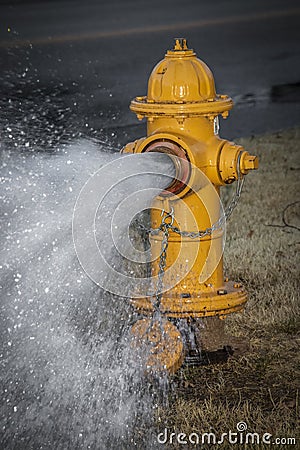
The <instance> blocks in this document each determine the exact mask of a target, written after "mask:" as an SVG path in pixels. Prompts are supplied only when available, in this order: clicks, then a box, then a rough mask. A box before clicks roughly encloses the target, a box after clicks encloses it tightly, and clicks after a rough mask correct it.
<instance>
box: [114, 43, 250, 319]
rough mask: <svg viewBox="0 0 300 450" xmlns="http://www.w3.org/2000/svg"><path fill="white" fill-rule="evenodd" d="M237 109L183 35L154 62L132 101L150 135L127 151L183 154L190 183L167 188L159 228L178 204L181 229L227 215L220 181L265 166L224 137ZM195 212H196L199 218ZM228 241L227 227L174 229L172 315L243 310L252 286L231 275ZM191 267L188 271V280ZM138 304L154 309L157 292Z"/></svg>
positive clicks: (165, 303) (168, 278)
mask: <svg viewBox="0 0 300 450" xmlns="http://www.w3.org/2000/svg"><path fill="white" fill-rule="evenodd" d="M232 107H233V102H232V100H231V99H230V98H229V97H228V96H227V95H218V94H217V93H216V89H215V83H214V78H213V75H212V72H211V71H210V69H209V68H208V67H207V66H206V64H205V63H204V62H203V61H201V60H200V59H198V58H197V56H196V54H195V52H194V51H193V50H191V49H189V48H188V46H187V43H186V40H185V39H176V41H175V46H174V49H173V50H169V51H167V53H166V55H165V58H164V59H163V60H162V61H160V62H159V63H158V64H157V65H156V66H155V67H154V69H153V71H152V73H151V75H150V78H149V82H148V94H147V96H144V97H136V98H135V99H134V100H132V102H131V105H130V109H131V110H132V111H133V112H135V113H136V115H137V117H138V118H139V119H143V118H147V137H144V138H141V139H139V140H137V141H135V142H133V143H130V144H128V145H127V146H125V148H124V149H123V151H124V152H130V153H143V152H148V151H159V152H167V153H169V154H170V155H174V156H177V157H178V158H180V159H179V163H178V162H177V165H179V166H180V167H179V168H178V167H177V169H178V170H177V175H178V174H179V176H178V178H179V179H180V180H181V181H182V182H181V183H180V181H177V182H174V183H173V184H172V185H171V186H169V188H168V189H167V191H168V192H167V193H166V192H165V193H164V195H161V196H159V197H157V198H156V199H155V200H154V202H153V209H152V213H151V221H152V223H151V226H152V227H154V228H157V227H158V226H159V225H160V223H161V210H165V211H170V210H171V208H173V209H174V217H175V220H176V226H177V227H178V228H179V229H180V230H181V231H194V232H197V231H198V230H204V229H206V228H208V227H211V226H212V224H213V223H215V222H216V221H217V220H218V219H219V217H220V214H221V211H220V199H219V193H220V187H221V186H225V185H227V184H231V183H233V182H234V181H236V180H237V179H238V178H239V176H240V175H241V174H242V175H246V174H247V173H248V172H249V171H251V170H253V169H257V168H258V158H257V157H256V156H252V155H250V154H249V153H248V152H246V151H245V150H244V148H243V147H242V146H240V145H237V144H235V143H233V142H230V141H227V140H225V139H221V138H220V137H219V134H218V116H219V115H222V116H223V117H224V118H226V117H227V116H228V113H229V110H230V109H231V108H232ZM198 169H199V170H200V171H201V172H203V173H204V174H205V175H206V177H207V178H208V179H209V180H210V182H211V187H207V188H205V189H203V186H201V183H198V178H199V177H198V175H197V170H198ZM197 177H198V178H197ZM198 184H199V185H198ZM199 193H201V195H198V194H199ZM187 211H190V212H192V218H191V213H188V212H187ZM150 239H151V244H152V245H151V248H152V251H153V254H156V255H157V254H158V255H159V254H160V248H161V241H162V236H160V235H155V236H151V237H150ZM222 239H223V232H222V230H216V231H214V232H213V233H212V235H211V236H205V237H204V238H201V239H192V238H191V237H187V236H180V235H178V234H176V233H174V232H172V231H170V234H169V246H168V250H167V258H166V271H165V275H164V284H165V285H166V286H169V285H170V286H172V287H171V288H170V289H167V291H166V292H164V294H163V296H162V300H161V305H160V310H161V312H162V313H163V314H164V315H165V316H166V317H169V318H179V317H182V318H188V317H206V316H214V315H215V316H219V317H225V316H226V314H229V313H232V312H234V311H237V310H240V309H241V308H242V306H243V304H244V303H245V302H246V300H247V296H246V292H245V290H244V289H243V287H242V286H240V285H239V284H236V283H234V282H228V281H227V282H225V281H224V274H223V256H222V254H223V244H222ZM195 249H196V251H195ZM191 255H192V257H191ZM158 263H159V261H158V260H156V261H154V262H153V263H152V275H157V274H158V270H159V266H158ZM187 265H188V266H189V270H186V267H187ZM171 267H173V268H174V267H176V268H177V271H178V278H179V281H178V282H175V283H174V270H173V272H172V274H171V271H168V269H169V268H171ZM183 268H184V269H185V272H187V273H186V274H185V275H184V277H183V278H182V277H180V271H181V270H183ZM169 272H170V275H169ZM180 278H182V279H180ZM132 303H133V305H134V306H135V307H136V308H137V309H138V310H139V311H141V312H142V313H144V314H146V315H147V314H148V315H151V314H152V312H153V307H152V303H151V298H140V299H133V300H132Z"/></svg>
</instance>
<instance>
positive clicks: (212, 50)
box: [0, 0, 300, 147]
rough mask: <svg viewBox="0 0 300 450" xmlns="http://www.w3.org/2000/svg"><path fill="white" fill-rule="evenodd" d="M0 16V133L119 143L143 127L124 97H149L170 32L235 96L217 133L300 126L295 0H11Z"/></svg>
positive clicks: (299, 32) (299, 33)
mask: <svg viewBox="0 0 300 450" xmlns="http://www.w3.org/2000/svg"><path fill="white" fill-rule="evenodd" d="M0 13H1V30H0V58H1V74H0V96H1V100H0V106H1V109H0V122H1V125H2V139H4V140H5V141H7V142H12V141H14V142H15V143H17V144H18V143H21V144H22V143H23V144H25V143H26V142H28V141H29V140H30V141H31V142H33V143H35V144H36V145H42V146H43V145H52V144H53V143H54V144H55V143H57V141H59V140H60V139H64V140H68V139H69V138H70V137H72V136H75V135H77V134H78V133H79V132H81V133H85V134H92V135H94V136H97V138H100V139H103V140H105V141H106V140H108V141H109V142H112V144H113V145H114V146H116V147H119V146H121V145H122V144H124V143H125V142H127V141H128V139H132V138H134V137H138V136H141V135H143V134H144V132H145V131H144V130H145V126H144V125H143V124H139V122H138V121H137V119H136V118H135V116H134V115H133V114H132V113H131V112H130V111H129V109H128V105H129V102H130V100H131V98H133V97H135V96H136V95H144V94H146V88H147V80H148V76H149V74H150V72H151V69H152V67H153V66H154V65H155V64H156V63H157V62H158V61H159V60H160V59H162V57H163V55H164V53H165V51H166V50H167V49H168V48H170V47H172V44H173V37H177V36H184V37H186V38H187V39H188V43H189V46H190V47H192V48H194V50H196V52H197V54H198V57H200V59H203V60H204V61H205V62H206V63H207V64H208V65H209V67H210V68H211V69H212V71H213V73H214V76H215V80H216V86H217V91H218V93H221V94H223V93H226V94H228V95H230V96H231V97H232V98H233V99H234V101H235V104H236V106H235V109H234V110H233V112H232V113H231V115H230V117H229V119H227V120H226V121H223V120H222V122H221V134H222V135H223V136H224V137H227V138H234V137H237V136H247V135H251V134H255V133H263V132H266V131H271V130H279V129H282V128H286V127H290V126H294V125H296V124H299V123H300V58H299V53H300V45H299V42H300V27H299V17H300V7H299V4H298V2H297V1H293V0H282V1H279V0H268V1H266V0H265V1H259V0H252V1H248V2H241V1H238V0H233V1H225V0H224V1H222V0H216V1H214V2H211V1H207V0H205V1H200V0H185V1H184V2H183V1H182V0H153V1H147V2H146V1H142V0H140V1H134V0H98V1H97V0H87V1H85V2H82V1H79V0H63V1H59V0H47V1H43V2H40V1H33V0H32V1H17V0H11V1H6V2H5V1H4V2H3V1H2V2H1V6H0ZM7 129H9V130H13V131H9V130H8V131H7ZM9 135H10V136H11V137H9ZM15 145H16V144H15Z"/></svg>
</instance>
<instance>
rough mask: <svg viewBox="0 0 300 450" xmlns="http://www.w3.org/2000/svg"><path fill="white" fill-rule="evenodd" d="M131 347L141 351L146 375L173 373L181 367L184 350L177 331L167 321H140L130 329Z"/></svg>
mask: <svg viewBox="0 0 300 450" xmlns="http://www.w3.org/2000/svg"><path fill="white" fill-rule="evenodd" d="M131 333H132V335H133V337H134V340H133V346H138V347H139V348H141V349H142V351H143V354H144V357H145V371H146V373H147V374H153V373H159V372H168V373H174V372H176V370H177V369H179V367H180V366H181V364H182V362H183V358H184V348H183V343H182V339H181V335H180V332H179V330H178V329H177V328H176V326H175V325H173V324H172V323H171V322H169V321H168V320H162V321H153V322H152V321H151V319H140V320H138V321H137V322H136V323H135V324H134V325H133V326H132V328H131Z"/></svg>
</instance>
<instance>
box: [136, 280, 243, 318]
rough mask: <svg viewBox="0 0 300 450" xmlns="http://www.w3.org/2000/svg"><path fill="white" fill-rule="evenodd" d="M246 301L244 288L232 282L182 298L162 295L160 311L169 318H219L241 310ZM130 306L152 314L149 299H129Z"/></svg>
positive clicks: (166, 294) (167, 294)
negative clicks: (210, 290) (216, 288)
mask: <svg viewBox="0 0 300 450" xmlns="http://www.w3.org/2000/svg"><path fill="white" fill-rule="evenodd" d="M246 301H247V294H246V292H245V290H244V288H243V287H242V286H241V285H240V284H238V283H234V282H232V281H228V282H226V283H224V286H223V287H222V288H218V290H217V291H215V290H214V291H212V292H207V291H203V292H199V293H198V294H196V293H191V294H190V295H185V296H184V297H182V296H180V294H179V293H178V295H176V293H175V294H174V290H172V292H170V293H168V292H166V293H164V294H163V295H162V299H161V304H160V311H161V313H162V314H163V315H164V316H166V317H170V318H188V317H194V318H198V317H210V316H219V317H220V318H222V317H224V316H226V315H227V314H230V313H232V312H235V311H239V310H241V309H242V308H243V305H244V304H245V303H246ZM131 303H132V305H133V306H134V307H135V308H136V309H137V310H138V311H139V312H141V313H143V314H145V315H152V314H153V311H154V310H153V305H152V302H151V297H143V298H134V299H131Z"/></svg>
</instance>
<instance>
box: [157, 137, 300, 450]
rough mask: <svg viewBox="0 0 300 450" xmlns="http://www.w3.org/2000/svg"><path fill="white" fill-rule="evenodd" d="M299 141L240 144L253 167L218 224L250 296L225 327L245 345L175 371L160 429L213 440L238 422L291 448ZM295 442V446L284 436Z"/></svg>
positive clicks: (229, 267) (232, 272) (295, 402)
mask: <svg viewBox="0 0 300 450" xmlns="http://www.w3.org/2000/svg"><path fill="white" fill-rule="evenodd" d="M299 142H300V128H295V129H291V130H287V131H284V132H277V133H274V134H271V135H264V136H258V137H251V138H244V139H240V140H239V143H241V144H242V145H244V146H245V148H246V149H247V150H248V151H249V152H251V153H252V154H257V155H258V156H259V159H260V167H259V170H258V171H256V172H255V173H251V174H249V175H248V176H247V179H246V182H245V185H244V190H243V193H242V197H241V200H240V203H239V204H238V206H237V208H236V210H235V211H234V213H233V215H232V217H231V219H230V221H229V223H228V225H227V240H226V249H225V267H226V275H227V276H229V277H230V278H231V279H234V280H236V281H240V282H242V283H243V284H244V286H245V287H246V289H247V291H248V294H249V300H248V303H247V305H246V307H245V309H244V311H243V312H242V313H236V314H232V315H231V316H230V317H228V318H227V319H226V328H227V331H228V332H229V333H231V334H233V335H235V336H242V337H245V338H246V339H248V340H249V342H250V350H249V352H247V353H246V354H245V355H243V356H242V357H240V358H230V359H229V360H228V362H226V363H223V364H218V365H213V366H202V367H197V368H186V369H181V370H180V371H179V372H178V373H177V374H176V375H175V377H174V379H173V380H172V394H171V396H170V397H171V398H170V400H169V405H168V406H167V407H161V408H159V410H158V413H157V423H158V430H160V431H164V429H165V428H167V430H168V433H169V434H170V433H172V432H174V433H176V435H177V434H178V433H185V434H186V435H187V436H188V435H189V434H190V433H192V432H194V433H198V434H201V433H204V432H211V431H213V432H215V433H216V434H217V435H219V436H220V435H221V434H222V433H223V432H224V433H225V432H226V431H228V430H230V429H231V430H232V431H236V430H237V428H236V427H237V424H238V423H239V422H245V423H246V424H247V431H249V432H256V433H258V434H260V436H262V435H263V434H264V433H270V434H272V438H271V442H272V443H273V442H274V441H275V438H283V439H282V441H281V443H279V441H277V442H276V444H274V445H273V447H275V448H300V443H299V428H298V424H299V422H298V419H299V408H300V405H299V380H300V374H299V369H300V357H299V343H300V333H299V324H300V319H299V317H300V315H299V309H300V302H299V291H300V290H299V252H298V250H299V244H300V215H299V211H300V195H299V194H300V178H299V171H300V158H299V154H300V153H299V150H300V149H299ZM169 434H168V442H167V443H166V447H165V448H168V447H170V448H200V447H201V448H210V445H209V444H205V445H202V446H201V445H200V446H199V447H198V446H196V445H194V444H191V443H189V442H188V443H187V444H179V443H178V442H177V441H176V439H177V438H172V439H173V440H172V443H171V444H170V439H169ZM297 436H298V442H297V443H296V444H294V445H293V444H290V445H287V441H285V440H284V439H285V438H289V437H295V438H296V437H297ZM168 444H169V445H168ZM211 445H212V444H211ZM212 447H213V448H222V449H225V448H247V449H250V448H270V445H269V444H260V445H259V446H257V445H251V444H248V445H245V444H244V443H240V444H236V445H234V444H230V443H228V442H227V443H226V442H225V443H223V444H220V445H212Z"/></svg>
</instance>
